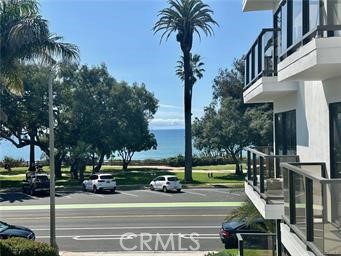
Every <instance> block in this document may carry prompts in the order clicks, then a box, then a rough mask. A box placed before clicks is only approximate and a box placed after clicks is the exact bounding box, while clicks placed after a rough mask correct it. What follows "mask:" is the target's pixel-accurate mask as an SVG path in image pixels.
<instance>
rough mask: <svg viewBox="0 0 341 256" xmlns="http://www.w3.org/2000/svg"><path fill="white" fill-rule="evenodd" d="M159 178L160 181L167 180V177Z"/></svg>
mask: <svg viewBox="0 0 341 256" xmlns="http://www.w3.org/2000/svg"><path fill="white" fill-rule="evenodd" d="M158 180H159V181H165V180H166V179H165V177H159V179H158Z"/></svg>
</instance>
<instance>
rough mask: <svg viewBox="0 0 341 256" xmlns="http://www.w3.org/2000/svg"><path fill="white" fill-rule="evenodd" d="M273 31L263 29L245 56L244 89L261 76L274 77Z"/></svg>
mask: <svg viewBox="0 0 341 256" xmlns="http://www.w3.org/2000/svg"><path fill="white" fill-rule="evenodd" d="M274 31H275V30H274V29H272V28H267V29H263V30H262V31H261V33H260V34H259V36H258V37H257V39H256V41H255V42H254V43H253V45H252V47H251V48H250V50H249V51H248V53H247V54H246V56H245V89H247V88H248V87H249V86H250V85H252V84H253V83H254V82H255V81H257V80H258V79H259V78H260V77H262V76H268V77H271V76H275V75H276V65H275V64H274V63H275V56H274V35H275V33H274Z"/></svg>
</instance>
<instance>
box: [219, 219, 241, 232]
mask: <svg viewBox="0 0 341 256" xmlns="http://www.w3.org/2000/svg"><path fill="white" fill-rule="evenodd" d="M243 224H244V222H243V221H239V220H231V221H228V222H224V223H223V228H224V229H230V230H231V229H236V228H238V227H240V226H242V225H243Z"/></svg>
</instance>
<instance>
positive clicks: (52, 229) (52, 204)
mask: <svg viewBox="0 0 341 256" xmlns="http://www.w3.org/2000/svg"><path fill="white" fill-rule="evenodd" d="M52 82H53V67H51V68H50V70H49V81H48V87H49V89H48V91H49V132H50V133H49V135H50V136H49V147H50V245H51V246H52V247H53V248H54V249H55V250H56V251H58V246H57V241H56V207H55V206H56V201H55V193H56V191H55V173H54V119H53V89H52Z"/></svg>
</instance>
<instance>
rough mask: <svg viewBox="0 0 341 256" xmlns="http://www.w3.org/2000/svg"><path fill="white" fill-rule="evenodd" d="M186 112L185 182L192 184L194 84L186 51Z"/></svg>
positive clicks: (188, 53)
mask: <svg viewBox="0 0 341 256" xmlns="http://www.w3.org/2000/svg"><path fill="white" fill-rule="evenodd" d="M183 54H184V72H185V86H184V105H185V107H184V111H185V181H186V182H191V181H193V178H192V84H191V65H190V58H191V56H190V52H189V51H184V53H183Z"/></svg>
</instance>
